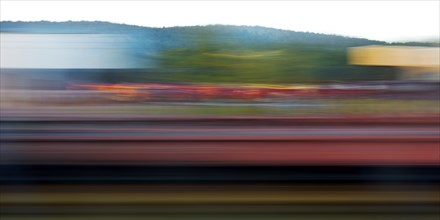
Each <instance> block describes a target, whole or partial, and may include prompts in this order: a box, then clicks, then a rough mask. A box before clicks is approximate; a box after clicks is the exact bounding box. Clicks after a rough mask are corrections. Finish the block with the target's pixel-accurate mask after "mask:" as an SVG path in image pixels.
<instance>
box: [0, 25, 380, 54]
mask: <svg viewBox="0 0 440 220" xmlns="http://www.w3.org/2000/svg"><path fill="white" fill-rule="evenodd" d="M0 24H1V32H20V33H75V34H81V33H100V34H124V35H129V36H133V37H135V38H136V39H137V40H138V41H140V42H141V41H143V40H147V41H151V42H154V43H160V44H161V48H171V47H184V46H187V45H191V44H193V43H194V41H196V40H198V38H200V37H201V36H205V35H208V34H209V35H211V36H215V40H216V41H217V42H219V43H222V42H226V41H227V42H228V43H231V42H236V43H243V44H246V45H249V44H265V45H266V46H267V45H271V44H304V45H321V46H322V45H325V46H328V47H333V48H335V47H351V46H362V45H370V44H386V43H385V42H382V41H373V40H368V39H363V38H350V37H343V36H338V35H328V34H318V33H309V32H297V31H287V30H280V29H274V28H267V27H260V26H233V25H208V26H188V27H169V28H151V27H141V26H135V25H126V24H115V23H109V22H101V21H94V22H90V21H79V22H76V21H68V22H49V21H38V22H20V21H19V22H12V21H3V22H1V23H0Z"/></svg>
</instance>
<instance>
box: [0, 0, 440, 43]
mask: <svg viewBox="0 0 440 220" xmlns="http://www.w3.org/2000/svg"><path fill="white" fill-rule="evenodd" d="M0 10H1V13H0V20H2V21H6V20H12V21H39V20H48V21H67V20H73V21H81V20H87V21H95V20H99V21H109V22H116V23H125V24H134V25H141V26H149V27H170V26H190V25H207V24H232V25H260V26H265V27H273V28H280V29H286V30H295V31H309V32H317V33H329V34H339V35H344V36H352V37H364V38H369V39H375V40H384V41H411V40H435V39H438V38H439V36H440V1H438V0H435V1H212V0H208V1H184V0H180V1H35V0H34V1H11V0H9V1H5V0H1V7H0Z"/></svg>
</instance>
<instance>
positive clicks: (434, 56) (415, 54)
mask: <svg viewBox="0 0 440 220" xmlns="http://www.w3.org/2000/svg"><path fill="white" fill-rule="evenodd" d="M348 59H349V60H348V62H349V63H350V64H352V65H368V66H395V67H400V68H401V70H402V72H401V73H402V74H401V76H402V77H401V78H402V79H428V80H440V48H439V47H409V46H376V45H372V46H363V47H352V48H349V50H348Z"/></svg>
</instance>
